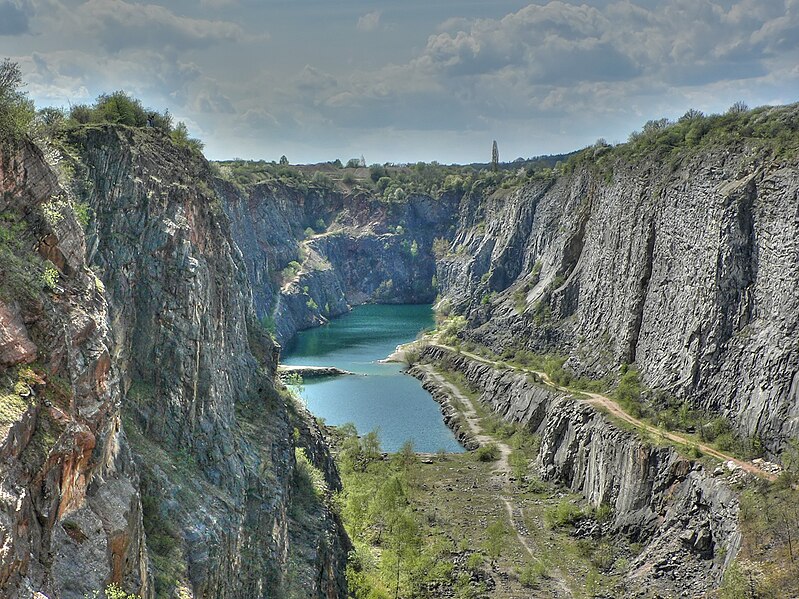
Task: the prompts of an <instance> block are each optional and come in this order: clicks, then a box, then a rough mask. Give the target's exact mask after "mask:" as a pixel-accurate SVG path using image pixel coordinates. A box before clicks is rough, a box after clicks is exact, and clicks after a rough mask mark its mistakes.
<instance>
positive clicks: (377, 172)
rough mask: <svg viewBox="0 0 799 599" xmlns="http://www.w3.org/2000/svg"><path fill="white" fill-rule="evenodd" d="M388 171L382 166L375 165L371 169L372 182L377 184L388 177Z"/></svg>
mask: <svg viewBox="0 0 799 599" xmlns="http://www.w3.org/2000/svg"><path fill="white" fill-rule="evenodd" d="M387 176H388V171H387V170H386V167H384V166H382V165H380V164H373V165H372V166H370V167H369V178H370V179H371V180H372V182H373V183H377V182H378V181H379V180H380V179H381V178H383V177H387Z"/></svg>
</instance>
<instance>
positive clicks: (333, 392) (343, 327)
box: [282, 305, 463, 452]
mask: <svg viewBox="0 0 799 599" xmlns="http://www.w3.org/2000/svg"><path fill="white" fill-rule="evenodd" d="M432 325H433V311H432V309H431V308H430V306H427V305H422V306H414V305H399V306H397V305H366V306H358V307H356V308H354V309H353V310H352V312H350V313H349V314H346V315H344V316H341V317H339V318H336V319H334V320H332V321H331V322H330V323H329V324H326V325H325V326H322V327H318V328H315V329H309V330H307V331H301V332H300V333H298V334H297V337H296V338H295V340H294V342H293V344H292V345H291V346H290V347H289V348H288V351H287V352H286V354H285V356H284V357H283V359H282V362H283V363H284V364H295V365H296V364H302V365H305V366H336V367H338V368H342V369H344V370H349V371H351V372H355V373H358V375H356V376H340V377H329V378H321V379H306V380H305V385H304V387H305V388H304V390H303V392H302V395H303V398H304V399H305V400H306V401H307V403H308V408H309V409H310V410H311V412H313V413H314V414H315V415H316V416H321V417H322V418H324V419H325V421H326V422H327V423H328V424H333V425H340V424H344V423H346V422H352V423H353V424H355V426H356V427H357V429H358V432H359V433H361V434H364V433H367V432H369V431H371V430H374V429H377V430H378V433H379V435H380V439H381V441H382V444H383V449H384V450H386V451H396V450H397V449H399V448H400V446H401V445H402V444H403V443H404V442H405V441H406V440H408V439H410V440H411V441H413V446H414V448H415V449H416V451H422V452H436V451H438V450H440V449H443V450H445V451H448V452H461V451H463V448H462V447H461V446H460V445H459V444H458V442H457V441H456V440H455V436H454V435H453V434H452V431H450V430H449V429H448V428H447V427H446V425H445V424H444V422H443V421H442V420H441V413H440V412H439V409H438V404H436V403H435V401H433V398H432V397H430V394H429V393H427V391H425V390H424V389H422V386H421V384H420V383H419V381H417V380H416V379H415V378H413V377H411V376H408V375H406V374H402V373H401V369H402V365H401V364H380V363H378V360H382V359H383V358H385V357H386V356H388V355H389V354H390V353H391V352H393V351H394V349H395V348H396V346H397V345H398V344H400V343H406V342H408V341H412V340H413V339H414V338H415V337H416V335H417V334H418V333H419V331H421V330H423V329H425V328H428V327H431V326H432ZM361 375H366V376H361Z"/></svg>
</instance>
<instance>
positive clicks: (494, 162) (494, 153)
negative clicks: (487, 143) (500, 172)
mask: <svg viewBox="0 0 799 599" xmlns="http://www.w3.org/2000/svg"><path fill="white" fill-rule="evenodd" d="M498 168H499V148H498V147H497V140H496V139H495V140H494V144H493V146H491V170H492V171H496V170H497V169H498Z"/></svg>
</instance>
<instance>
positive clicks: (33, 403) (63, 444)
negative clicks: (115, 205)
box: [0, 142, 151, 599]
mask: <svg viewBox="0 0 799 599" xmlns="http://www.w3.org/2000/svg"><path fill="white" fill-rule="evenodd" d="M65 196H66V194H65V191H64V190H63V189H62V188H61V187H60V186H59V184H58V181H57V179H56V176H55V175H54V174H53V172H52V171H51V169H50V167H49V166H48V165H47V164H46V162H45V161H44V158H43V156H42V154H41V152H40V151H39V150H38V149H37V148H36V147H35V146H33V145H32V144H30V143H29V142H19V143H17V144H13V145H12V144H10V143H8V142H6V143H3V144H0V214H2V215H3V237H2V241H0V244H2V245H0V251H1V252H2V253H3V254H2V260H0V297H1V298H2V299H0V322H1V323H2V325H0V339H2V350H0V354H1V355H2V358H1V359H0V408H1V409H2V424H0V547H1V549H0V596H3V597H9V598H11V599H15V598H17V597H19V598H25V599H28V598H30V597H32V596H33V594H34V593H35V592H42V593H45V594H46V596H48V597H51V598H56V597H64V598H76V599H78V598H80V599H82V598H83V597H84V594H86V593H91V592H92V591H94V590H97V589H99V588H103V587H104V585H105V584H107V583H109V582H118V583H120V584H122V585H124V586H125V587H126V588H129V589H132V590H135V591H136V592H139V593H142V594H143V596H148V595H149V593H150V591H151V585H150V583H149V579H148V575H147V553H146V549H145V546H144V529H143V525H142V510H141V502H140V495H139V476H138V473H137V471H136V468H135V467H134V461H133V459H132V456H131V452H130V448H129V445H128V441H127V439H126V436H125V433H124V432H123V431H122V425H121V420H120V409H119V408H120V401H121V397H122V392H121V386H120V376H119V375H120V371H119V368H118V367H117V365H116V363H114V361H113V360H112V359H111V348H112V346H113V340H112V336H111V328H110V322H109V318H108V306H107V304H106V300H105V297H104V296H103V293H102V292H101V290H100V289H99V288H98V286H97V282H96V279H95V277H94V275H93V274H92V272H91V271H90V270H89V268H88V266H87V264H86V263H85V261H84V254H85V245H84V239H83V232H82V229H81V226H80V224H79V223H78V221H77V220H76V218H75V216H74V214H73V212H72V210H71V209H70V208H69V207H67V206H66V205H65V204H64V205H61V207H60V208H57V207H55V208H54V207H53V204H54V202H55V201H58V200H59V198H64V197H65ZM45 205H49V206H50V207H51V209H50V212H49V217H48V218H45V214H44V210H43V206H45ZM43 258H47V259H48V260H49V262H45V261H44V260H43ZM46 269H49V273H50V276H51V277H52V278H51V279H47V278H46V277H45V272H46ZM25 365H28V366H25Z"/></svg>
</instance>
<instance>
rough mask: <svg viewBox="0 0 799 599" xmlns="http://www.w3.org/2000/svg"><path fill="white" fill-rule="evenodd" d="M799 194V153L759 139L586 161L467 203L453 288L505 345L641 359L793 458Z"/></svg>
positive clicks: (687, 395)
mask: <svg viewBox="0 0 799 599" xmlns="http://www.w3.org/2000/svg"><path fill="white" fill-rule="evenodd" d="M797 193H799V162H797V158H796V157H788V158H786V157H785V156H774V155H772V153H771V152H770V151H769V150H767V149H762V148H757V147H754V146H750V145H747V144H744V143H738V144H731V145H729V146H726V147H715V148H710V149H706V150H702V151H695V152H687V151H686V152H684V153H683V155H682V157H681V158H680V159H678V160H674V159H672V160H669V161H665V160H657V159H656V158H655V157H652V156H649V157H643V158H639V159H636V160H634V161H631V160H629V159H622V158H618V159H616V160H615V162H614V163H613V165H612V172H610V171H608V170H607V169H605V170H604V171H602V170H600V169H597V168H592V167H591V166H587V167H579V168H577V169H576V170H575V171H574V172H573V173H571V174H568V175H563V176H561V177H559V178H557V179H552V180H550V181H546V182H544V181H538V182H535V181H533V182H530V183H528V184H527V185H525V186H523V187H521V188H519V189H516V190H514V191H510V192H508V191H504V190H501V192H499V193H496V194H494V195H492V196H491V197H490V198H488V199H486V200H485V202H484V205H483V206H482V208H481V209H480V210H475V209H473V207H472V208H470V207H469V205H467V204H465V203H464V204H462V206H461V213H460V221H459V227H458V231H457V234H456V235H455V237H454V240H453V251H452V252H451V253H450V254H449V255H448V256H447V257H445V258H444V259H443V260H441V261H440V262H439V264H438V280H439V285H440V287H441V291H442V294H443V296H444V297H445V299H446V301H447V302H448V303H450V304H451V305H452V306H453V307H454V308H455V309H456V310H457V311H459V312H462V313H465V314H467V316H468V318H469V320H470V322H471V325H472V327H473V328H474V330H473V331H472V332H470V333H469V334H470V335H472V336H473V337H474V338H476V339H477V340H479V341H481V342H483V343H486V344H488V345H490V346H491V347H493V348H494V349H496V350H499V351H501V350H503V349H505V348H507V347H512V346H524V347H526V348H528V349H533V350H536V351H544V352H546V351H557V352H559V353H562V354H567V355H568V356H569V357H570V359H569V363H568V365H569V366H571V367H572V368H573V369H574V370H576V371H577V372H579V373H582V374H588V375H594V376H603V375H605V374H607V373H614V372H615V371H616V369H617V367H618V366H619V365H620V364H622V363H631V362H635V363H636V365H637V366H638V368H639V369H640V371H641V373H642V375H643V379H644V381H645V383H646V384H647V385H648V386H649V387H651V388H655V389H661V390H666V391H667V392H669V393H671V394H673V395H675V396H676V397H678V398H681V399H686V400H688V402H689V403H690V404H692V405H693V406H694V407H697V408H701V409H704V410H707V411H709V412H711V413H715V414H720V415H723V416H726V417H728V418H729V419H730V421H731V422H732V423H733V424H734V425H735V426H736V427H737V429H738V430H739V432H740V434H741V435H743V436H750V435H751V436H757V437H760V438H761V439H762V441H763V443H764V445H765V447H766V448H767V449H768V450H769V451H770V452H772V453H777V452H779V450H780V449H781V448H782V447H784V445H785V443H786V441H787V440H788V439H789V438H796V437H797V436H799V335H797V331H796V326H797V322H799V318H797V314H799V295H797V294H796V293H795V288H796V286H797V282H799V254H798V253H797V252H799V246H798V245H797V239H798V238H799V236H798V234H799V201H797ZM455 250H457V251H455Z"/></svg>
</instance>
